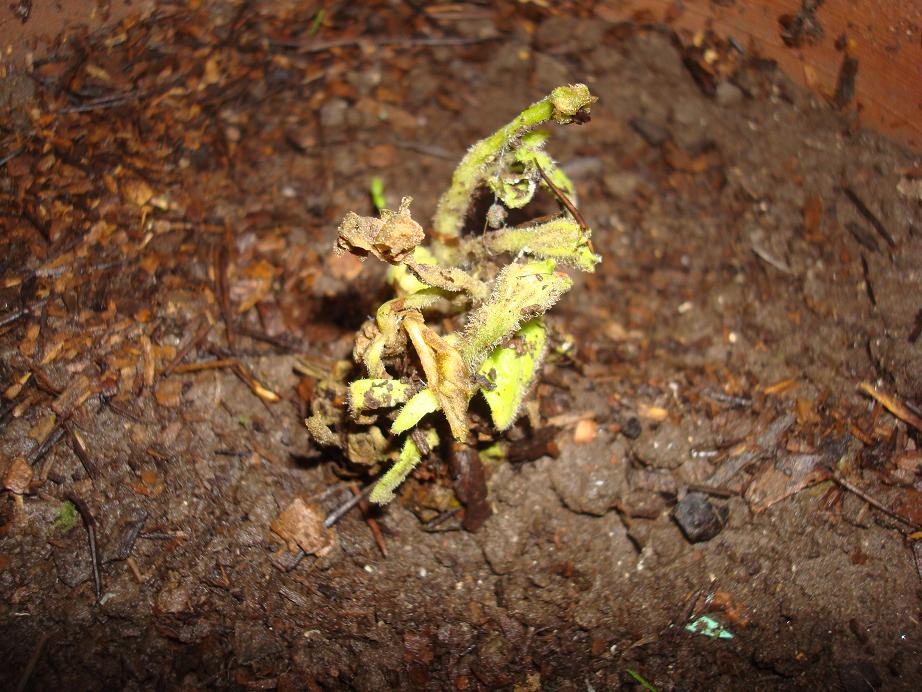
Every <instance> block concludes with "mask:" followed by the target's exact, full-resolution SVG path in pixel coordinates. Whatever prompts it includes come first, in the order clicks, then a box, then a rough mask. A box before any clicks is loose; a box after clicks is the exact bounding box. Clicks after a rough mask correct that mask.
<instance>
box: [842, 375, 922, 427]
mask: <svg viewBox="0 0 922 692" xmlns="http://www.w3.org/2000/svg"><path fill="white" fill-rule="evenodd" d="M858 389H860V390H861V391H862V392H864V393H865V394H867V395H868V396H869V397H871V398H872V399H874V401H876V402H878V403H879V404H880V405H881V406H883V407H884V408H885V409H887V410H888V411H889V412H890V413H892V414H893V415H894V416H896V417H897V418H899V419H900V420H901V421H903V422H905V423H908V424H909V425H911V426H912V427H914V428H915V429H916V430H918V431H920V432H922V418H920V417H919V416H917V415H916V414H915V413H913V412H912V411H910V410H909V407H908V406H906V404H904V403H903V402H902V401H898V400H897V399H895V398H894V397H892V396H890V395H889V394H884V393H883V392H882V391H880V390H879V389H875V387H874V386H873V385H872V384H870V383H869V382H862V383H861V384H859V385H858Z"/></svg>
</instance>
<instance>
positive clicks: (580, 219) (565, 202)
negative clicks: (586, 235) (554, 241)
mask: <svg viewBox="0 0 922 692" xmlns="http://www.w3.org/2000/svg"><path fill="white" fill-rule="evenodd" d="M535 166H537V167H538V173H540V174H541V177H542V178H543V179H544V183H545V184H546V185H547V186H548V187H549V188H551V192H553V193H554V196H555V197H557V199H559V200H560V203H561V204H562V205H563V206H564V207H566V209H567V211H568V212H570V215H571V216H572V217H573V218H574V219H576V223H578V224H579V227H580V228H581V229H582V230H584V231H585V230H588V229H589V225H588V224H587V223H586V220H585V219H584V218H583V215H582V214H580V213H579V209H577V208H576V206H575V205H574V204H573V202H571V201H570V200H569V199H567V196H566V195H565V194H564V193H563V191H561V190H560V188H558V187H557V186H556V185H554V183H552V182H551V179H550V178H548V177H547V173H545V172H544V169H543V168H541V166H540V165H539V164H538V162H537V161H535Z"/></svg>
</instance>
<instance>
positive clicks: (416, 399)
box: [391, 387, 439, 435]
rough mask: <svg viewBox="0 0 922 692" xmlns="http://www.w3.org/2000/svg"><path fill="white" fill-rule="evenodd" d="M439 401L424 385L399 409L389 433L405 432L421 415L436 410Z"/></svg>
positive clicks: (417, 421)
mask: <svg viewBox="0 0 922 692" xmlns="http://www.w3.org/2000/svg"><path fill="white" fill-rule="evenodd" d="M438 409H439V401H438V399H436V398H435V393H434V392H433V391H432V390H431V389H429V388H428V387H426V389H423V390H421V391H419V392H417V393H416V394H414V395H413V397H412V398H411V399H410V400H409V401H408V402H407V403H406V405H404V407H403V408H402V409H400V413H398V414H397V418H396V419H395V420H394V424H393V425H392V426H391V434H393V435H399V434H400V433H403V432H406V431H407V430H409V429H410V428H412V427H413V426H414V425H416V424H417V423H419V421H420V420H421V419H422V417H423V416H425V415H426V414H427V413H432V412H433V411H438Z"/></svg>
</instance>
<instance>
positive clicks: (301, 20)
mask: <svg viewBox="0 0 922 692" xmlns="http://www.w3.org/2000/svg"><path fill="white" fill-rule="evenodd" d="M314 5H315V4H311V3H294V2H291V3H289V2H280V3H271V4H269V3H266V4H264V3H242V4H239V3H223V2H218V3H188V4H187V3H181V4H173V3H169V2H166V3H158V4H157V5H156V7H155V8H154V9H152V10H150V11H148V13H147V14H146V15H145V16H143V17H142V18H139V19H128V20H124V21H120V22H118V23H116V24H114V25H111V26H109V27H108V28H105V29H103V30H101V31H98V32H96V33H92V34H86V33H79V32H77V33H75V34H72V35H71V37H70V38H69V39H68V40H67V41H61V42H59V43H58V44H55V45H52V46H50V47H49V49H48V50H47V54H46V55H44V56H41V55H39V54H36V55H35V56H34V61H33V63H32V65H31V67H30V69H29V70H27V71H20V72H16V71H11V72H9V74H8V75H7V76H6V78H5V79H4V80H3V82H2V83H0V105H2V106H3V108H4V109H5V113H6V115H5V116H4V117H3V118H2V120H0V123H2V124H0V141H2V147H0V161H2V163H0V225H2V226H0V227H2V237H0V384H2V389H3V391H2V398H0V477H2V488H3V489H2V495H0V618H2V628H0V685H2V687H3V688H4V689H36V690H38V689H112V688H122V689H137V690H140V689H177V688H181V689H202V688H222V689H226V688H232V689H278V690H301V689H307V690H318V689H356V690H381V689H389V688H399V689H454V690H485V689H497V688H505V689H515V690H539V689H553V690H610V689H621V688H624V689H650V688H651V687H653V688H656V689H659V690H679V689H685V690H690V689H708V690H740V689H747V690H757V689H771V690H777V689H808V688H809V689H843V690H870V689H888V690H901V689H905V690H911V689H919V684H920V682H922V656H920V653H922V652H920V648H922V634H920V575H919V567H920V561H922V541H919V539H920V536H922V534H920V533H919V530H920V528H922V496H920V490H922V484H920V480H922V450H920V443H922V431H920V425H922V367H920V364H922V340H920V333H922V273H920V266H922V265H920V261H919V260H920V258H922V169H920V158H919V156H918V155H917V154H913V153H912V152H909V151H906V150H904V149H901V148H900V147H899V146H897V145H896V144H894V143H891V142H889V141H888V140H886V139H884V138H883V137H881V136H878V135H876V134H874V133H872V132H869V131H866V130H864V129H862V128H861V124H860V120H859V117H858V116H859V115H860V108H859V104H856V103H854V101H853V100H852V99H851V92H850V91H849V90H848V88H847V87H848V84H845V85H844V86H843V88H842V89H841V90H837V93H836V94H834V95H830V97H829V99H823V98H820V97H818V96H816V95H813V94H810V93H807V92H805V91H802V90H801V89H800V88H798V87H796V86H794V85H793V84H792V83H791V82H790V81H789V80H788V79H787V78H786V77H785V76H784V75H783V74H782V73H780V72H779V71H778V70H777V69H775V67H774V66H773V64H772V63H770V62H768V61H766V60H764V59H760V58H759V56H757V55H751V54H749V53H747V51H746V48H745V46H743V45H739V44H738V43H732V42H730V43H728V42H726V41H724V40H722V39H720V38H719V37H716V36H713V35H709V34H703V35H699V36H689V35H682V34H678V35H676V34H674V33H672V31H671V30H670V29H669V28H668V27H663V26H656V25H645V24H643V22H642V21H640V20H638V21H635V22H627V23H625V22H616V21H614V19H612V18H610V17H609V16H608V14H607V11H606V9H605V5H604V3H600V4H599V5H598V6H596V5H595V4H594V3H592V2H582V3H574V4H572V5H567V6H566V8H567V9H566V11H564V10H562V9H560V8H554V7H548V6H546V4H545V3H517V2H499V3H490V4H489V5H487V4H482V5H481V4H478V5H473V4H471V5H468V4H444V5H431V6H426V5H421V4H417V3H393V4H383V3H375V4H371V3H369V4H365V3H328V4H327V5H326V6H325V7H324V8H323V9H322V10H321V8H320V5H319V4H316V6H314ZM4 11H6V8H4ZM641 19H642V18H641ZM846 49H847V47H846ZM854 68H855V66H854V65H850V64H849V65H848V69H849V70H852V69H854ZM857 69H858V70H859V71H858V78H862V77H863V75H861V72H860V66H859V67H857ZM848 76H849V75H848V74H846V75H845V77H844V79H848ZM852 77H854V74H852ZM866 78H872V77H871V76H867V77H866ZM573 82H585V83H587V84H588V85H589V87H590V89H591V90H592V92H593V93H594V94H595V95H597V96H598V97H599V102H598V103H597V104H596V105H595V106H594V107H593V110H592V120H591V122H590V123H588V124H585V125H583V126H581V127H573V128H564V129H558V130H557V131H556V132H555V133H554V137H555V138H554V139H553V140H552V142H551V145H550V151H551V153H552V155H554V156H555V158H556V159H557V160H559V161H560V162H562V164H563V165H564V167H565V170H566V171H567V172H568V174H569V175H570V176H571V177H572V179H573V180H574V182H575V184H576V188H577V190H578V193H579V195H578V200H574V201H575V202H576V204H577V205H578V207H579V210H580V212H581V213H582V215H583V216H584V217H585V219H586V220H587V222H588V223H589V224H590V225H591V226H592V228H593V230H594V234H593V241H594V244H595V249H596V251H597V252H599V253H600V254H601V255H602V257H603V262H602V264H601V265H599V267H598V268H597V271H596V273H595V274H593V275H589V276H584V277H575V280H576V282H577V283H576V285H575V286H574V288H573V290H572V291H571V292H570V293H569V294H568V295H567V296H566V297H565V298H564V300H563V301H562V302H561V303H560V304H559V305H558V306H557V307H556V308H555V310H554V311H553V324H554V328H555V329H556V331H557V333H559V334H566V335H569V338H570V339H571V341H572V343H573V344H575V352H573V353H572V354H571V355H570V356H568V357H563V356H559V355H558V356H557V357H555V358H551V359H549V360H548V362H547V363H546V365H545V366H544V369H543V374H542V376H541V379H540V383H539V385H538V386H537V387H536V388H535V390H534V392H533V394H532V395H531V398H532V400H533V401H534V402H536V404H535V407H534V411H533V415H532V416H531V417H530V418H529V417H523V420H522V421H520V422H519V423H518V424H517V425H516V426H515V427H514V428H513V429H512V431H510V432H509V433H507V434H506V435H505V436H504V437H503V438H502V439H503V440H504V441H505V444H506V445H507V449H508V450H509V452H508V457H509V458H508V460H507V461H505V462H496V461H489V462H488V463H485V467H486V473H487V475H488V487H489V497H488V502H489V505H490V507H491V509H492V515H491V516H490V517H489V518H488V519H487V520H486V521H485V522H484V523H483V526H482V527H480V528H479V530H477V531H475V532H469V531H465V530H463V528H462V527H461V522H460V518H461V517H462V513H461V512H459V511H457V510H458V505H457V500H456V499H455V495H454V490H453V488H452V479H451V477H450V474H449V472H448V471H447V470H446V467H447V460H446V459H445V458H443V457H444V456H445V455H444V454H443V453H440V452H439V451H437V450H436V451H435V452H433V453H432V454H431V455H430V456H429V458H428V459H427V460H426V461H425V463H424V464H422V465H421V466H420V467H419V468H418V469H417V471H416V472H415V473H414V475H413V477H412V478H411V479H409V480H408V482H407V483H406V484H405V485H404V486H403V487H402V488H401V489H400V491H399V493H398V498H397V500H395V501H394V502H392V503H391V504H390V505H388V506H386V507H384V508H383V509H378V508H373V507H368V506H367V504H364V503H358V506H357V507H356V508H354V509H352V510H351V511H349V512H348V513H346V514H344V515H343V517H342V518H341V519H340V520H339V521H338V522H336V523H335V524H334V525H333V526H332V527H329V528H327V527H325V526H323V521H322V520H323V518H324V517H326V516H328V515H329V514H330V513H332V512H334V511H335V510H336V509H337V508H339V507H342V506H343V505H344V503H346V502H348V501H349V498H351V497H353V496H354V494H357V493H359V492H360V491H361V489H362V488H363V487H364V486H366V485H367V484H368V483H369V482H371V480H372V476H371V475H369V472H368V470H367V469H361V468H359V469H357V468H355V467H350V466H349V465H348V464H346V463H345V462H344V461H343V459H342V458H341V457H339V456H337V455H335V454H332V453H331V452H330V451H329V450H326V449H322V448H319V447H316V446H315V445H314V444H313V443H312V442H310V441H309V439H308V435H307V433H306V430H305V428H304V423H303V421H304V418H305V416H306V415H307V414H308V410H309V402H310V400H311V397H312V395H313V393H314V391H315V388H316V387H317V377H318V373H322V372H324V371H325V370H327V369H328V368H329V367H330V366H331V365H332V363H333V362H334V361H335V360H337V359H342V358H348V357H349V354H350V352H351V348H352V339H353V335H354V333H355V330H356V329H357V328H358V326H359V325H360V324H361V323H362V321H363V320H364V319H365V317H366V316H367V315H368V314H372V313H373V312H374V310H375V309H376V307H377V306H378V305H379V304H380V303H381V302H382V300H385V299H387V297H388V294H387V290H386V287H385V284H384V282H383V276H382V272H381V270H380V269H379V268H375V267H374V266H373V263H368V264H367V266H366V265H363V264H362V263H360V262H359V261H358V260H355V259H354V258H351V257H349V256H342V257H333V256H332V254H331V252H330V251H331V247H332V243H333V240H334V239H335V237H336V227H337V224H338V223H339V220H340V219H341V218H342V217H343V215H344V214H345V213H346V212H347V211H350V210H354V211H357V212H359V213H361V214H370V213H371V212H372V206H371V201H370V196H369V188H370V184H371V180H372V179H373V178H380V179H381V180H382V182H383V183H384V194H385V196H386V197H387V199H388V203H389V204H390V205H391V207H392V208H396V205H397V203H398V202H399V199H400V197H401V196H403V195H412V196H413V197H414V207H413V210H414V216H415V217H416V218H417V219H419V220H420V221H421V222H424V225H425V220H426V219H429V218H431V215H432V212H433V211H434V207H435V202H436V200H437V198H438V195H439V194H440V193H441V191H442V190H443V189H444V188H445V186H446V185H447V184H448V182H449V180H450V176H451V172H452V170H453V167H454V165H455V163H456V162H457V161H458V160H459V159H460V157H461V155H462V154H463V152H464V151H465V148H466V147H467V146H468V145H469V144H471V143H472V142H474V141H476V140H478V139H480V138H481V137H484V136H486V135H487V134H489V133H490V132H492V131H494V130H495V129H496V128H497V127H499V126H500V125H502V124H503V123H505V122H507V121H508V120H509V119H510V118H511V117H513V116H514V115H515V114H516V113H518V112H519V111H520V110H521V109H522V108H523V107H524V106H526V105H528V104H529V103H532V102H534V101H536V100H538V99H540V98H541V97H543V96H544V95H545V94H547V93H548V92H549V91H550V90H551V89H552V88H553V87H555V86H558V85H560V84H564V83H573ZM545 204H546V206H547V207H548V209H550V208H552V207H553V206H554V200H553V199H547V200H545ZM483 442H484V446H486V445H488V444H489V442H491V440H483Z"/></svg>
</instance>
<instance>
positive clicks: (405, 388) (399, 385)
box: [349, 378, 412, 413]
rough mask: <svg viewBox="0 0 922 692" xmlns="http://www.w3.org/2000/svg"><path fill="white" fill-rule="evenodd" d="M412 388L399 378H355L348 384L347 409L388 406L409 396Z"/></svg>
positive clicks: (370, 408) (372, 408) (359, 409)
mask: <svg viewBox="0 0 922 692" xmlns="http://www.w3.org/2000/svg"><path fill="white" fill-rule="evenodd" d="M411 392H412V388H411V387H410V385H408V384H406V383H405V382H401V381H400V380H389V379H381V378H372V379H362V380H356V381H355V382H351V383H350V384H349V409H350V410H351V411H352V412H353V413H358V412H361V411H368V410H374V409H379V408H390V407H391V406H396V405H397V404H402V403H403V402H405V401H406V400H407V399H409V398H410V393H411Z"/></svg>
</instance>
